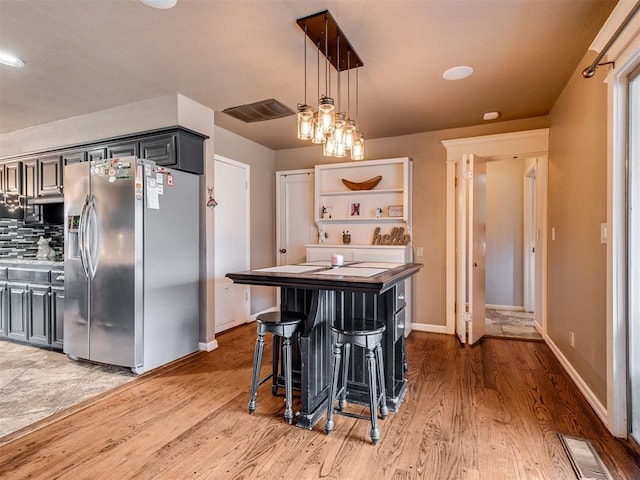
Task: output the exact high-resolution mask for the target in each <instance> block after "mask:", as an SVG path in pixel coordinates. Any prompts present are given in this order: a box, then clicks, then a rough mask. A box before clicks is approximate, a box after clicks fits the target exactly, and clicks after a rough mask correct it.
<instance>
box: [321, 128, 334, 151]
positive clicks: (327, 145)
mask: <svg viewBox="0 0 640 480" xmlns="http://www.w3.org/2000/svg"><path fill="white" fill-rule="evenodd" d="M322 154H323V155H324V156H325V157H333V156H334V155H335V154H336V141H335V139H334V138H333V132H331V133H329V134H328V135H327V136H326V140H325V142H324V144H323V145H322Z"/></svg>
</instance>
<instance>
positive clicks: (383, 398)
mask: <svg viewBox="0 0 640 480" xmlns="http://www.w3.org/2000/svg"><path fill="white" fill-rule="evenodd" d="M376 360H377V361H378V390H379V391H380V415H381V416H382V419H383V420H384V419H385V418H387V415H389V407H387V395H386V393H385V392H386V385H385V383H384V359H383V358H382V347H381V346H380V344H378V345H376Z"/></svg>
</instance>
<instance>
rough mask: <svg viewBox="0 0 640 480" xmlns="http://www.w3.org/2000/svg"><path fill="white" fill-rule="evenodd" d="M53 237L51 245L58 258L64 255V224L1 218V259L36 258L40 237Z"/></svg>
mask: <svg viewBox="0 0 640 480" xmlns="http://www.w3.org/2000/svg"><path fill="white" fill-rule="evenodd" d="M41 236H42V237H46V238H51V242H50V243H49V246H50V247H51V248H53V249H54V250H55V251H56V254H57V255H56V260H60V259H62V257H63V255H64V226H63V225H34V224H25V223H24V222H23V221H22V220H16V219H13V218H0V259H2V258H26V259H35V258H36V255H37V254H38V240H39V239H40V237H41Z"/></svg>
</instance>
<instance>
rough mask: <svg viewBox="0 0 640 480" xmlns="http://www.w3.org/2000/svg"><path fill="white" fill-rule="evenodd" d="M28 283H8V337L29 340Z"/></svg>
mask: <svg viewBox="0 0 640 480" xmlns="http://www.w3.org/2000/svg"><path fill="white" fill-rule="evenodd" d="M27 293H28V292H27V284H26V283H12V282H10V283H8V284H7V300H8V302H7V303H8V305H7V327H8V332H7V337H9V338H13V339H14V340H22V341H26V340H27V323H28V322H27Z"/></svg>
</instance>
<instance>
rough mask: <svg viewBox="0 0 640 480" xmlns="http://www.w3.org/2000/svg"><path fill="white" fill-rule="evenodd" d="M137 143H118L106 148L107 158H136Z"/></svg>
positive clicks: (137, 151)
mask: <svg viewBox="0 0 640 480" xmlns="http://www.w3.org/2000/svg"><path fill="white" fill-rule="evenodd" d="M139 151H140V150H139V146H138V142H129V141H127V142H119V143H114V144H112V145H109V146H108V147H107V158H116V157H130V156H134V157H137V156H138V154H139Z"/></svg>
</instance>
